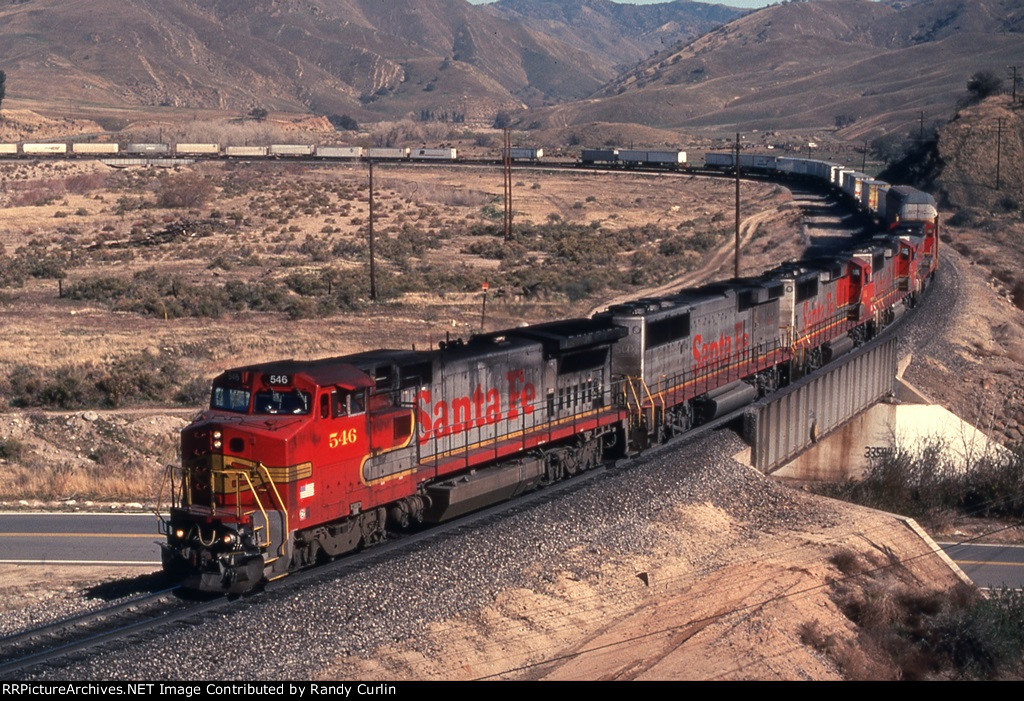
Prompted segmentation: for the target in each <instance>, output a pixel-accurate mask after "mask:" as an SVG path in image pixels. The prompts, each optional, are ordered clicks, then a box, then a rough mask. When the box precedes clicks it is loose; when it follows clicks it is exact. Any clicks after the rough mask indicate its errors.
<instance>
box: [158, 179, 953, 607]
mask: <svg viewBox="0 0 1024 701" xmlns="http://www.w3.org/2000/svg"><path fill="white" fill-rule="evenodd" d="M780 161H781V162H780ZM741 167H742V164H741ZM837 168H839V167H838V166H835V164H828V163H824V162H819V161H810V160H805V159H788V160H782V159H778V160H776V161H775V162H774V168H773V170H772V173H773V175H774V176H776V177H779V178H783V177H789V178H795V177H801V178H807V179H811V180H815V181H818V182H821V183H822V184H823V185H826V184H827V185H830V186H835V185H836V183H837V182H841V181H837V180H836V176H835V173H836V169H837ZM867 182H868V181H862V184H861V193H862V194H863V192H864V188H865V187H866V185H865V183H867ZM840 187H841V185H840ZM879 192H880V191H878V190H877V189H876V194H875V197H874V199H873V200H871V198H870V197H869V201H872V202H874V203H875V206H876V208H877V207H878V206H879V203H880V202H883V201H884V203H885V204H884V205H881V206H883V207H884V208H885V210H884V212H883V213H882V214H881V215H880V218H879V221H880V222H881V225H879V226H878V227H877V228H876V229H875V230H874V232H873V235H867V236H866V237H865V238H862V239H861V240H858V241H855V242H852V244H851V245H852V247H851V248H850V249H849V250H848V251H847V252H845V253H844V254H842V255H838V256H835V257H832V258H829V259H821V260H805V261H801V262H795V263H786V264H783V265H781V266H779V267H777V268H775V269H773V270H770V271H768V272H766V273H764V274H762V275H759V276H757V277H751V278H743V279H737V280H732V281H727V282H719V283H714V284H710V285H705V286H703V287H698V288H693V289H684V290H680V291H679V292H678V293H676V294H671V295H667V296H663V297H657V298H644V299H637V300H635V301H632V302H629V303H626V304H618V305H615V306H612V307H610V308H608V309H607V310H605V311H603V312H601V313H598V314H595V315H594V316H592V317H591V318H578V319H569V320H564V321H555V322H549V323H543V324H535V325H532V326H524V327H521V328H514V329H507V330H504V331H500V332H494V333H484V334H480V335H477V336H473V337H472V338H470V339H469V340H468V341H465V342H462V341H451V342H445V343H442V344H440V347H439V348H437V349H435V350H420V351H407V350H372V351H367V352H363V353H358V354H355V355H348V356H343V357H334V358H325V359H321V360H311V361H299V360H284V361H279V362H270V363H262V364H256V365H243V366H240V367H236V368H232V369H229V370H227V371H225V372H223V373H222V374H221V375H219V376H218V377H217V378H216V379H215V380H214V381H213V387H212V391H211V397H210V403H209V408H208V409H207V410H206V411H204V412H203V413H202V415H201V416H199V417H198V418H197V419H196V420H194V421H193V422H192V423H191V424H189V425H188V426H187V427H186V428H185V429H183V431H182V433H181V449H182V464H181V466H180V467H175V468H171V469H169V471H168V475H167V482H168V483H169V488H170V492H171V494H172V495H173V497H172V503H171V505H170V510H169V517H168V518H166V520H162V526H161V532H162V533H163V534H165V535H166V542H165V543H162V560H163V566H164V569H165V570H166V571H167V572H169V573H171V574H173V575H175V576H177V577H180V578H182V579H183V581H184V583H185V584H186V585H187V586H189V587H192V588H196V589H200V590H207V591H217V592H229V593H230V592H233V593H238V592H245V591H247V590H250V589H252V588H253V587H255V586H258V585H259V584H260V583H261V582H264V581H267V580H273V579H275V578H278V577H282V576H285V575H286V574H288V573H289V572H292V571H294V570H296V569H299V568H303V567H306V566H309V565H312V564H314V563H316V562H318V561H320V560H323V559H325V558H333V557H336V556H338V555H341V554H342V553H345V552H348V551H351V550H354V549H356V548H359V547H361V546H364V545H368V544H371V543H374V542H376V541H378V540H380V539H382V538H384V537H385V533H386V532H387V530H388V529H392V528H394V529H400V528H403V527H408V526H409V525H410V524H418V523H422V522H439V521H444V520H446V519H450V518H452V517H455V516H458V515H460V514H464V513H467V512H469V511H472V510H475V509H478V508H480V507H482V506H484V505H487V504H490V503H494V502H497V501H501V500H505V499H509V498H512V497H514V496H516V495H518V494H520V493H523V492H525V491H528V490H532V489H535V488H538V487H541V486H544V485H548V484H551V483H553V482H556V481H558V480H561V479H564V478H566V477H569V476H571V475H574V474H576V473H579V472H581V471H585V470H588V469H591V468H593V467H594V466H596V465H598V464H599V463H601V462H602V460H604V459H606V458H608V457H611V456H628V455H631V454H635V453H637V452H640V451H643V450H644V449H646V448H648V447H649V446H652V445H654V444H657V443H660V442H663V441H665V440H667V439H669V438H671V437H672V436H675V435H678V434H682V433H685V432H687V431H688V430H690V429H691V428H692V427H693V426H695V425H698V424H700V423H703V422H707V421H709V420H712V419H714V418H716V417H719V416H722V415H723V414H726V413H728V412H730V411H732V410H734V409H736V408H739V407H742V406H743V405H744V404H746V403H747V402H750V401H752V400H753V399H755V398H756V397H758V396H761V395H764V394H767V393H770V392H771V391H773V390H774V389H775V388H777V387H779V386H781V385H785V384H786V383H788V382H790V381H792V380H794V379H795V378H797V377H799V376H801V375H804V374H806V373H808V372H810V371H813V370H814V369H815V368H817V367H819V366H820V365H822V364H823V363H826V362H828V361H829V360H830V359H832V358H834V357H836V356H838V355H841V354H842V353H845V352H846V351H848V350H850V349H851V348H853V347H854V346H857V345H859V344H862V343H864V342H866V341H867V340H869V339H870V338H871V337H873V336H874V335H876V334H877V333H878V332H879V331H880V330H881V329H883V328H884V327H885V326H887V325H889V324H891V323H893V322H894V321H895V320H896V319H897V318H898V317H899V316H900V315H902V313H903V312H904V311H905V310H906V309H907V308H909V307H912V306H913V305H914V304H915V303H916V302H917V300H918V299H919V296H920V295H921V293H922V292H923V291H924V289H925V288H926V286H927V285H928V284H929V283H930V282H931V281H932V279H933V277H934V275H935V271H936V267H937V264H938V240H939V230H938V213H937V211H936V208H935V202H934V200H932V198H931V197H930V196H929V195H927V194H926V193H923V192H919V191H917V190H913V189H912V188H905V187H888V188H887V190H886V191H885V195H884V196H881V195H880V194H879ZM165 486H166V484H165Z"/></svg>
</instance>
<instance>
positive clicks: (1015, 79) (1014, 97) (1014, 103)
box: [1010, 66, 1017, 105]
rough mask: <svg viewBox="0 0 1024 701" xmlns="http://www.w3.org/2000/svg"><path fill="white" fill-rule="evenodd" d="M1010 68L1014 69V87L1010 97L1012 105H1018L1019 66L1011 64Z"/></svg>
mask: <svg viewBox="0 0 1024 701" xmlns="http://www.w3.org/2000/svg"><path fill="white" fill-rule="evenodd" d="M1010 68H1011V69H1012V70H1013V83H1012V86H1013V87H1012V88H1011V93H1012V97H1011V98H1010V104H1011V105H1016V104H1017V66H1010Z"/></svg>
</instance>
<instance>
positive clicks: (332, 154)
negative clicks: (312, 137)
mask: <svg viewBox="0 0 1024 701" xmlns="http://www.w3.org/2000/svg"><path fill="white" fill-rule="evenodd" d="M316 155H317V156H319V157H320V158H362V157H363V147H362V146H317V147H316Z"/></svg>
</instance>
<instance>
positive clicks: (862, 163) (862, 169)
mask: <svg viewBox="0 0 1024 701" xmlns="http://www.w3.org/2000/svg"><path fill="white" fill-rule="evenodd" d="M862 153H863V154H864V158H862V159H861V161H860V172H861V173H866V172H868V140H867V139H864V151H863V152H862Z"/></svg>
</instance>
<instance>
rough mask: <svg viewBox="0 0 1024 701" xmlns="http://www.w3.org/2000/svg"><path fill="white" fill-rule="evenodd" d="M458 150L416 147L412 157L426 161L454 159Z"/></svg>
mask: <svg viewBox="0 0 1024 701" xmlns="http://www.w3.org/2000/svg"><path fill="white" fill-rule="evenodd" d="M457 156H458V152H457V151H456V150H455V149H453V148H414V149H413V150H412V157H413V158H416V159H422V160H426V161H454V160H455V159H456V157H457Z"/></svg>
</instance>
